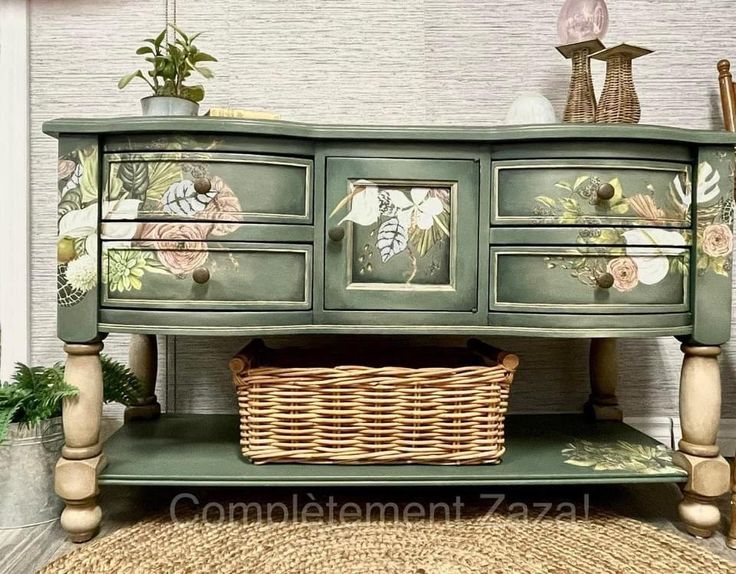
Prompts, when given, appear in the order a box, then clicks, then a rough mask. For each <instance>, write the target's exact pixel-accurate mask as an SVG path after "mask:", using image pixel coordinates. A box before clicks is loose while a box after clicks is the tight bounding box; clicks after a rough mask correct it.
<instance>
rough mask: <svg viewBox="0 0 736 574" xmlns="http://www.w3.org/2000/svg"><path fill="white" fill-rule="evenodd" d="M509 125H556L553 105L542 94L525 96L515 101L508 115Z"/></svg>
mask: <svg viewBox="0 0 736 574" xmlns="http://www.w3.org/2000/svg"><path fill="white" fill-rule="evenodd" d="M504 123H506V124H507V125H522V124H555V123H557V116H555V110H554V108H553V107H552V103H551V102H550V101H549V100H548V99H547V98H545V97H544V96H543V95H542V94H523V95H521V96H519V97H518V98H516V100H514V103H512V104H511V107H510V108H509V111H508V113H507V114H506V121H505V122H504Z"/></svg>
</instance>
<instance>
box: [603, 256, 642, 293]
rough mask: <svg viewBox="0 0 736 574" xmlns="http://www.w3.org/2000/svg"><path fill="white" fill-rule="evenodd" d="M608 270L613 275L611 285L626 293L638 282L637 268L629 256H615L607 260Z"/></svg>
mask: <svg viewBox="0 0 736 574" xmlns="http://www.w3.org/2000/svg"><path fill="white" fill-rule="evenodd" d="M607 270H608V272H609V273H610V274H611V275H613V287H614V288H615V289H616V290H617V291H621V292H622V293H626V292H627V291H631V290H632V289H633V288H634V287H636V286H637V285H638V284H639V269H638V268H637V266H636V263H635V262H634V260H633V259H631V257H616V259H611V260H610V261H609V262H608V267H607Z"/></svg>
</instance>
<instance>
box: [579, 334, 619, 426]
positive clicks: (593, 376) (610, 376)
mask: <svg viewBox="0 0 736 574" xmlns="http://www.w3.org/2000/svg"><path fill="white" fill-rule="evenodd" d="M589 360H590V388H591V393H590V397H589V398H588V402H587V403H585V414H587V415H588V416H589V417H591V418H594V419H596V420H599V421H620V420H623V418H624V417H623V412H622V411H621V409H620V408H619V406H618V399H617V398H616V385H617V384H618V362H617V353H616V339H591V340H590V357H589Z"/></svg>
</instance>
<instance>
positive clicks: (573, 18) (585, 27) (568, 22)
mask: <svg viewBox="0 0 736 574" xmlns="http://www.w3.org/2000/svg"><path fill="white" fill-rule="evenodd" d="M607 30H608V7H607V6H606V2H605V0H565V3H564V4H563V5H562V9H561V10H560V18H559V19H558V20H557V33H558V34H559V36H560V41H561V42H562V44H574V43H576V42H584V41H585V40H594V39H595V38H599V39H602V38H603V36H605V34H606V31H607Z"/></svg>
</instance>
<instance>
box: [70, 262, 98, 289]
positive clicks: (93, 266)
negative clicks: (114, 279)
mask: <svg viewBox="0 0 736 574" xmlns="http://www.w3.org/2000/svg"><path fill="white" fill-rule="evenodd" d="M66 280H67V282H68V283H69V284H70V285H71V286H72V287H73V288H74V289H76V290H77V291H82V292H83V293H86V292H87V291H90V290H91V289H94V287H95V286H96V285H97V258H96V257H95V256H93V255H90V254H86V255H82V256H81V257H79V258H77V259H73V260H72V261H70V262H69V264H68V265H67V267H66Z"/></svg>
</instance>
